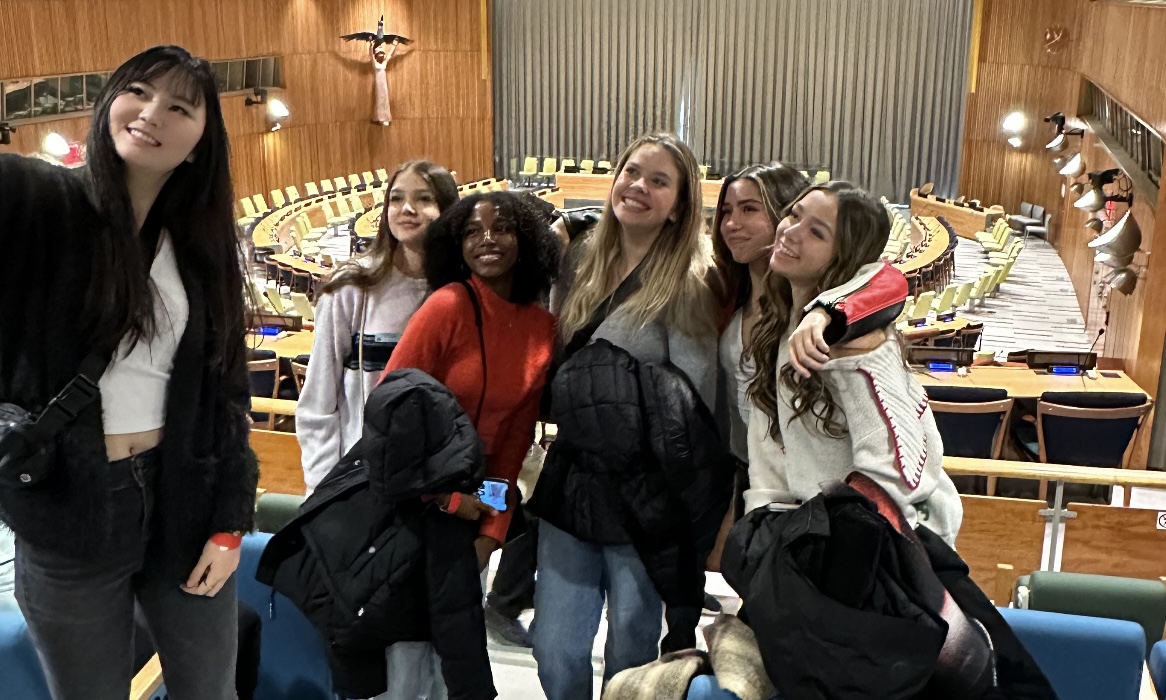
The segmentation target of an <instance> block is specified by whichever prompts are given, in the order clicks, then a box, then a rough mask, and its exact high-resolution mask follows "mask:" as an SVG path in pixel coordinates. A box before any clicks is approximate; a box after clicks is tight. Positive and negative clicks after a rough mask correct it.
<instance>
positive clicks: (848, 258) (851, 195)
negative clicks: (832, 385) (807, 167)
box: [747, 181, 891, 439]
mask: <svg viewBox="0 0 1166 700" xmlns="http://www.w3.org/2000/svg"><path fill="white" fill-rule="evenodd" d="M815 191H818V192H823V193H825V194H827V195H829V196H831V197H833V198H834V199H835V200H837V202H838V221H837V224H836V225H835V226H834V231H835V236H834V257H833V259H832V260H830V262H829V264H827V265H826V268H825V269H824V270H823V271H822V276H821V277H820V278H819V280H818V288H819V289H832V288H834V287H837V286H838V285H840V284H843V283H844V282H848V281H850V280H851V279H854V276H855V275H856V274H858V269H859V268H860V267H862V266H863V265H867V264H869V263H873V262H876V261H877V260H878V259H879V257H880V256H881V255H882V251H883V248H884V247H886V245H887V239H888V238H889V237H890V235H891V220H890V217H888V216H887V210H886V209H885V208H884V207H883V206H882V205H881V204H879V202H878V200H876V199H874V198H873V197H871V196H870V195H869V194H867V193H866V191H864V190H861V189H859V188H858V187H856V186H854V185H852V184H850V183H849V182H843V181H832V182H828V183H826V184H824V185H815V186H813V187H810V188H808V189H806V190H805V191H803V192H802V194H801V195H800V196H799V197H798V198H797V199H795V200H794V201H793V202H791V203H790V205H789V207H787V208H786V213H787V214H788V212H789V210H790V209H792V208H793V205H794V204H796V203H797V202H799V201H801V200H802V199H803V198H804V197H805V196H806V195H808V194H809V193H810V192H815ZM765 282H766V287H765V295H764V296H763V297H762V298H761V316H760V318H758V320H757V325H756V326H755V327H754V328H753V339H752V343H751V346H750V348H749V349H748V350H747V352H749V353H751V356H752V358H753V361H754V363H755V366H756V374H755V376H754V377H753V382H752V384H750V385H749V398H750V399H752V400H753V403H755V404H757V407H758V408H760V409H761V410H762V411H764V412H765V415H767V416H769V420H770V427H769V434H770V436H771V437H773V438H774V439H777V438H778V437H780V435H781V426H780V425H779V421H778V414H777V402H778V401H779V400H780V399H779V397H778V395H777V394H778V381H779V375H780V381H781V385H782V386H784V387H785V388H786V389H788V390H789V391H791V392H792V393H793V396H792V398H791V404H792V406H793V409H794V413H793V417H792V418H790V420H791V421H793V420H798V419H799V418H801V417H802V416H803V415H805V414H807V413H809V414H811V415H813V417H814V419H815V424H816V426H817V428H818V430H819V431H821V432H822V433H823V434H826V435H829V436H831V437H842V436H843V435H845V434H846V427H845V424H844V423H843V422H842V421H841V420H839V418H838V413H839V411H840V410H841V409H839V407H838V404H837V403H836V402H835V401H834V397H833V396H832V395H831V394H830V389H829V387H827V386H826V383H825V382H824V381H823V380H822V376H821V374H819V373H814V374H812V375H811V376H810V377H809V378H808V379H806V378H804V377H802V376H801V375H799V374H797V373H796V372H795V371H794V369H793V367H791V366H790V365H789V364H788V363H787V364H786V365H785V366H783V367H778V366H777V354H778V351H779V350H780V349H781V344H782V343H783V342H785V341H784V340H783V337H784V336H785V333H786V331H788V330H789V326H790V321H791V319H792V318H793V315H794V309H793V290H792V288H791V287H790V283H789V280H787V279H786V278H784V277H782V276H781V275H778V274H775V273H773V272H770V273H768V274H766V276H765Z"/></svg>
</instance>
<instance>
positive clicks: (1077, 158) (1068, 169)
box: [1059, 153, 1085, 177]
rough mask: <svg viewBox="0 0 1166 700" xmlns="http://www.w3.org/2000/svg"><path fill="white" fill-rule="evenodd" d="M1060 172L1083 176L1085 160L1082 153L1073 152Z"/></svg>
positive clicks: (1068, 175)
mask: <svg viewBox="0 0 1166 700" xmlns="http://www.w3.org/2000/svg"><path fill="white" fill-rule="evenodd" d="M1059 172H1060V173H1061V174H1062V175H1065V176H1066V177H1081V176H1082V175H1083V174H1084V173H1085V161H1084V160H1082V158H1081V154H1080V153H1075V154H1073V157H1072V158H1070V159H1069V160H1068V161H1067V162H1066V163H1065V164H1064V166H1062V167H1061V169H1060V171H1059Z"/></svg>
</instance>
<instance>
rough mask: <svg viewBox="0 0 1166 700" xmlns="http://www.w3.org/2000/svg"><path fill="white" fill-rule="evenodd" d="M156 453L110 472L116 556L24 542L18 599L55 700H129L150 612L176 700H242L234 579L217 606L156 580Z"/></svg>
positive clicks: (115, 465) (19, 555)
mask: <svg viewBox="0 0 1166 700" xmlns="http://www.w3.org/2000/svg"><path fill="white" fill-rule="evenodd" d="M158 452H159V451H158V450H156V449H155V450H150V451H147V452H143V453H141V454H139V455H135V456H133V457H128V458H126V459H123V460H118V461H117V462H113V463H111V464H109V466H108V469H110V470H112V472H111V474H110V479H109V480H108V483H109V490H108V491H107V492H106V493H104V494H94V497H95V498H97V497H104V498H108V499H111V501H112V502H113V506H114V508H115V510H114V512H115V513H117V518H118V521H117V522H116V523H115V526H116V529H115V532H118V533H122V534H123V535H124V537H123V541H122V542H121V543H119V547H118V552H117V554H116V555H114V556H111V557H110V558H108V559H106V560H103V561H82V560H77V559H72V558H68V557H62V556H60V555H57V554H55V553H53V552H50V551H43V550H40V549H36V548H34V547H31V546H29V545H28V544H27V543H26V542H23V541H21V540H19V539H18V540H17V541H16V599H17V602H18V603H19V604H20V609H21V611H22V612H23V613H24V617H25V620H26V622H27V623H28V629H29V632H30V634H31V635H32V640H33V644H34V645H35V646H36V650H37V654H38V656H39V657H40V660H41V665H42V666H43V668H44V671H45V676H46V678H47V679H48V683H49V688H50V690H51V691H52V694H53V698H54V699H55V700H125V698H126V697H127V696H128V695H129V692H130V682H131V680H132V678H133V668H132V661H133V637H134V610H135V606H138V607H139V608H140V610H141V613H142V614H143V616H144V618H145V620H146V622H147V624H148V626H149V629H150V633H151V636H152V637H153V639H154V644H155V646H156V648H157V649H158V656H159V659H160V661H161V662H162V673H163V676H164V677H165V683H166V690H167V693H168V694H169V697H170V700H234V698H235V697H236V696H235V656H236V649H237V647H238V641H239V640H238V637H239V632H238V609H237V595H236V588H235V587H236V579H235V576H233V575H232V576H231V578H230V579H229V580H228V581H227V583H226V584H224V585H223V587H222V589H221V590H220V591H219V592H218V594H216V595H215V596H214V597H213V598H208V597H206V596H200V595H191V594H189V593H184V592H183V591H182V590H181V589H180V588H179V587H178V583H179V582H174V581H168V582H162V581H160V580H159V577H157V576H153V575H152V567H151V565H150V564H151V562H150V561H149V560H147V559H146V557H145V553H146V545H147V542H148V540H149V534H150V532H151V526H150V525H151V519H152V517H153V503H154V497H153V496H154V493H153V484H154V476H155V474H156V473H157V469H158V467H159V454H158Z"/></svg>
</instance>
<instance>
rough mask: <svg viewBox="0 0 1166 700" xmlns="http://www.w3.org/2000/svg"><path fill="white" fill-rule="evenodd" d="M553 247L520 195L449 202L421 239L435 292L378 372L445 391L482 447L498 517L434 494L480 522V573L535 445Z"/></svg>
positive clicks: (472, 498)
mask: <svg viewBox="0 0 1166 700" xmlns="http://www.w3.org/2000/svg"><path fill="white" fill-rule="evenodd" d="M559 249H560V244H559V241H558V239H557V237H556V236H555V234H554V233H552V232H551V229H550V226H549V225H548V224H547V222H546V218H545V217H543V216H541V215H540V213H539V212H538V211H537V210H536V209H535V208H534V207H533V206H532V205H531V204H530V203H529V202H527V201H525V200H524V199H523V198H522V197H521V196H520V195H515V194H512V193H509V192H491V193H488V194H483V195H471V196H469V197H466V198H465V199H463V200H461V201H460V202H458V203H457V204H455V205H454V206H453V207H451V208H450V209H449V210H448V211H447V212H446V213H444V214H442V215H441V217H440V218H438V219H437V220H436V221H434V222H433V224H431V225H430V230H429V237H428V239H427V240H426V242H425V277H426V279H427V280H428V281H429V286H430V288H431V289H433V290H435V291H434V292H433V294H432V295H430V297H429V298H428V299H426V300H425V303H424V304H422V305H421V308H420V309H418V311H417V313H416V314H414V315H413V318H412V320H410V321H409V326H408V327H407V328H406V329H405V334H404V335H403V336H402V337H401V342H400V343H399V344H398V345H397V349H396V350H395V351H394V352H393V356H392V358H391V359H390V360H389V364H388V366H387V367H386V368H385V373H386V374H387V373H389V372H392V371H393V370H395V369H401V368H402V367H414V368H417V369H420V370H422V371H424V372H426V373H427V374H429V375H431V376H432V377H433V378H435V379H437V380H438V381H440V382H441V383H442V384H445V385H446V386H447V387H449V389H450V391H452V392H453V393H454V395H455V396H457V398H458V401H459V402H460V403H461V405H462V408H463V409H465V411H466V414H467V415H469V416H470V418H471V419H472V420H473V421H474V426H475V427H476V428H477V430H478V434H479V435H480V436H481V437H482V440H483V442H484V443H485V446H486V455H487V462H486V476H487V477H493V478H498V479H505V480H506V481H507V482H508V483H509V484H510V488H509V489H508V491H507V508H506V510H505V511H502V512H498V511H496V510H495V509H493V508H491V507H490V506H488V505H486V504H484V503H482V502H481V501H480V500H479V499H478V497H477V495H475V494H462V493H455V494H444V495H442V496H441V497H440V498H439V505H441V507H442V508H443V509H444V510H446V511H448V512H449V513H451V514H453V515H456V516H458V517H460V518H464V519H466V520H481V530H480V536H479V537H478V540H477V542H476V543H475V546H476V547H477V550H478V561H479V564H480V565H481V567H482V568H484V567H485V565H486V562H487V561H488V560H489V557H490V553H491V552H493V551H494V550H495V549H497V548H498V547H499V546H501V544H502V542H503V541H505V539H506V529H507V527H508V526H509V524H510V516H511V514H512V513H513V506H514V504H516V503H517V493H518V491H517V488H516V486H515V482H516V480H517V478H518V473H519V471H521V469H522V460H523V458H524V457H525V456H526V452H527V450H528V449H529V448H530V445H531V443H532V442H533V441H534V427H535V423H536V422H537V421H538V414H539V401H540V398H541V397H542V391H543V385H544V384H545V383H546V377H547V370H548V369H549V368H550V364H551V358H552V355H553V353H554V343H555V321H554V317H553V316H551V314H550V313H549V312H548V311H547V310H546V309H545V308H543V305H542V303H541V302H543V301H544V300H545V299H546V297H547V294H548V293H549V292H550V287H551V282H552V281H553V280H554V277H555V273H556V272H557V270H558V266H559ZM479 318H480V321H479V320H478V319H479ZM479 326H480V328H479Z"/></svg>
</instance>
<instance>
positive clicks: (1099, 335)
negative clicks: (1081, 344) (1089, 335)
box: [1089, 328, 1105, 352]
mask: <svg viewBox="0 0 1166 700" xmlns="http://www.w3.org/2000/svg"><path fill="white" fill-rule="evenodd" d="M1103 335H1105V329H1104V328H1099V329H1098V330H1097V337H1096V338H1094V339H1093V345H1090V346H1089V352H1093V348H1095V347H1097V341H1099V340H1101V336H1103Z"/></svg>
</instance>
